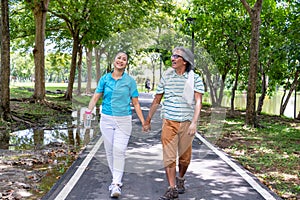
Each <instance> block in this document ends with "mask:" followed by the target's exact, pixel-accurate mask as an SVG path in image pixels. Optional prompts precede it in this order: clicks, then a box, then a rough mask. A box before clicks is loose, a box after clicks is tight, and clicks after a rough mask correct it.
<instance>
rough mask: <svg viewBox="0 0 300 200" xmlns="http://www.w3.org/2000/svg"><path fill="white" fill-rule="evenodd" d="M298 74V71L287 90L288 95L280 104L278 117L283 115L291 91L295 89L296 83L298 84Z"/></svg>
mask: <svg viewBox="0 0 300 200" xmlns="http://www.w3.org/2000/svg"><path fill="white" fill-rule="evenodd" d="M299 72H300V71H299V70H297V71H296V73H295V78H294V80H293V83H292V85H291V87H290V89H289V92H288V95H287V97H286V99H285V101H284V103H281V105H280V113H279V114H280V115H283V113H284V111H285V109H286V106H287V104H288V102H289V100H290V98H291V96H292V93H293V91H294V90H295V89H296V88H297V85H298V82H299V80H298V79H299ZM282 100H283V99H282ZM282 102H283V101H282ZM295 103H296V102H295Z"/></svg>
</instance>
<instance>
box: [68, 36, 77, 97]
mask: <svg viewBox="0 0 300 200" xmlns="http://www.w3.org/2000/svg"><path fill="white" fill-rule="evenodd" d="M79 44H80V41H79V31H78V30H77V31H74V34H73V49H72V59H71V69H70V75H69V82H68V89H67V91H66V94H65V99H66V100H69V101H71V100H72V96H73V84H74V81H75V73H76V61H77V53H78V49H79Z"/></svg>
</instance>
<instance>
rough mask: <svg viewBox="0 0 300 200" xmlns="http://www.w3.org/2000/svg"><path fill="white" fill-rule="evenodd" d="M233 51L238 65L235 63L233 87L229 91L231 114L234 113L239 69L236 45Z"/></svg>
mask: <svg viewBox="0 0 300 200" xmlns="http://www.w3.org/2000/svg"><path fill="white" fill-rule="evenodd" d="M234 49H235V52H236V54H237V59H238V63H237V67H236V71H235V78H234V84H233V87H232V90H231V102H230V108H231V112H233V111H234V99H235V91H236V90H237V86H238V81H239V74H240V68H241V56H240V53H239V52H238V50H237V46H236V45H235V48H234Z"/></svg>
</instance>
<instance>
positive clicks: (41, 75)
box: [31, 0, 50, 101]
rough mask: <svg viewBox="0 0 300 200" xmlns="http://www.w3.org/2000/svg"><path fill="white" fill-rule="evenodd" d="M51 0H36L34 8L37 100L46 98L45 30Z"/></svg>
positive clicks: (35, 91) (35, 88)
mask: <svg viewBox="0 0 300 200" xmlns="http://www.w3.org/2000/svg"><path fill="white" fill-rule="evenodd" d="M49 1H50V0H35V1H34V7H33V8H32V11H33V14H34V20H35V46H34V49H33V56H34V65H35V71H34V80H35V83H34V94H33V98H34V99H35V100H37V101H44V99H45V49H44V48H45V30H46V16H47V10H48V4H49ZM31 2H32V1H31Z"/></svg>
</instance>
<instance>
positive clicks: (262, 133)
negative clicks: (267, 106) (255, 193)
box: [200, 113, 300, 200]
mask: <svg viewBox="0 0 300 200" xmlns="http://www.w3.org/2000/svg"><path fill="white" fill-rule="evenodd" d="M243 116H244V115H242V113H239V114H235V115H234V116H228V117H226V119H225V120H224V121H223V128H222V133H221V134H220V135H219V137H218V138H217V139H215V138H214V140H211V141H213V142H215V143H216V145H217V146H219V147H220V148H222V149H223V150H224V151H225V152H226V153H228V154H229V155H231V156H232V157H233V158H235V159H236V160H237V161H238V162H239V163H240V164H241V165H243V166H244V167H245V168H246V169H248V170H249V171H250V172H252V173H253V174H254V175H255V176H256V177H258V179H259V180H260V181H261V182H262V183H264V184H265V185H266V186H267V187H268V188H270V189H271V190H272V191H274V192H275V193H277V194H278V195H279V196H280V197H282V198H283V199H295V200H296V199H299V197H300V181H299V177H300V165H299V163H300V123H299V121H295V120H292V119H286V118H281V117H276V116H270V115H261V116H259V123H260V125H261V127H262V128H249V127H247V126H244V117H243ZM209 117H210V116H206V118H209ZM207 122H208V123H207ZM203 123H204V124H205V123H206V125H205V126H201V127H200V130H201V131H202V132H203V133H204V135H205V136H206V137H207V138H211V135H210V134H209V132H208V130H207V128H208V127H210V124H209V120H207V119H202V124H203Z"/></svg>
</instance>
